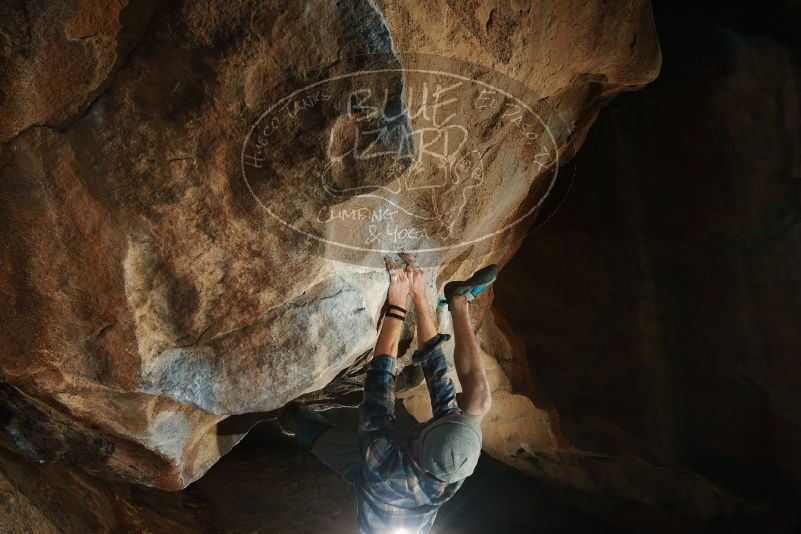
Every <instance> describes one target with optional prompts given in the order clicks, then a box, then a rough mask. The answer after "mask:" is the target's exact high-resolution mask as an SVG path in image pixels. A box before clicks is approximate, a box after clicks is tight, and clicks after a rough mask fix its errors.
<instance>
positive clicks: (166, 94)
mask: <svg viewBox="0 0 801 534" xmlns="http://www.w3.org/2000/svg"><path fill="white" fill-rule="evenodd" d="M514 5H515V6H516V7H514V8H512V7H510V6H509V5H508V4H507V3H503V2H498V5H491V4H490V3H487V4H486V6H482V7H477V6H476V7H468V6H472V4H462V3H454V2H446V1H444V0H443V1H438V2H429V3H427V4H426V8H425V10H423V9H422V8H421V7H420V6H418V5H416V4H412V3H411V2H403V1H391V0H388V1H385V2H381V3H380V5H379V6H377V5H376V4H375V3H373V2H370V1H367V0H364V1H354V2H350V3H347V2H337V3H334V2H327V1H311V2H302V3H301V2H292V1H285V2H272V3H268V4H261V3H247V2H241V3H230V2H222V1H221V2H211V3H208V2H207V3H194V2H187V3H186V4H179V5H174V4H169V5H162V4H161V3H159V2H155V1H151V2H149V1H146V0H145V1H131V2H130V3H126V2H117V3H112V4H111V5H109V4H108V3H107V2H93V1H84V2H69V1H56V2H46V3H41V5H38V6H36V8H35V9H34V8H32V7H31V6H29V5H27V4H25V3H23V2H18V3H5V4H4V5H3V7H2V8H0V13H2V16H0V38H2V40H0V46H2V48H1V50H2V62H0V69H2V70H0V73H1V76H2V79H3V88H2V93H1V94H0V143H2V144H0V223H1V226H0V228H2V229H1V230H0V231H2V235H3V238H2V240H1V241H0V259H1V260H0V265H2V271H0V293H2V299H0V322H2V324H3V328H2V338H1V339H0V375H1V376H2V380H3V382H4V385H3V398H4V403H3V404H4V406H6V407H7V410H6V412H7V414H6V416H5V417H4V422H5V425H4V427H5V431H6V435H7V437H8V442H9V443H11V444H13V445H12V446H13V447H14V448H15V449H16V450H17V451H19V452H22V453H24V454H26V455H27V456H29V457H31V458H34V459H37V460H53V461H61V462H64V463H68V464H72V465H79V466H82V467H83V468H85V469H86V470H88V471H90V472H92V473H93V474H97V475H102V476H105V477H117V478H122V479H125V480H129V481H134V482H140V483H144V484H150V485H155V486H159V487H162V488H168V489H175V488H180V487H183V486H185V485H186V484H188V483H189V482H191V481H193V480H195V479H197V478H198V477H199V476H201V475H202V474H203V473H204V472H205V471H206V470H207V469H208V468H209V467H210V466H211V465H212V464H213V463H214V462H215V461H216V460H217V459H218V458H219V457H220V456H221V455H222V454H225V453H226V452H227V451H228V450H230V448H231V447H232V446H233V445H234V444H235V443H236V442H237V441H238V440H239V439H241V437H242V436H243V434H244V432H245V431H246V430H247V428H246V427H237V426H236V425H234V426H233V427H231V426H230V425H229V426H226V425H225V424H224V423H223V421H224V420H225V419H226V418H227V417H228V416H231V415H233V414H249V413H257V412H267V411H270V410H273V409H276V408H278V407H280V406H282V405H283V404H285V403H286V402H287V401H289V400H291V399H294V398H297V397H299V396H301V395H304V394H309V393H313V392H315V391H318V390H320V389H321V388H323V387H324V386H326V385H328V384H329V383H331V382H332V380H333V379H334V378H335V376H336V375H337V374H338V373H339V372H340V371H343V370H345V369H348V368H350V367H351V366H352V365H353V364H354V362H357V361H358V358H359V357H360V356H363V355H364V354H365V353H366V352H367V351H369V349H370V347H371V345H372V344H373V342H374V339H375V332H376V329H375V324H376V321H377V318H378V314H379V310H380V307H381V304H382V302H383V298H384V291H385V289H386V283H387V282H386V275H385V273H383V272H382V269H381V265H380V262H381V257H382V255H383V254H384V252H387V250H389V251H390V252H391V251H397V250H401V249H406V250H412V251H414V250H420V249H422V248H427V249H430V250H431V252H429V253H423V252H421V253H420V257H421V259H423V260H424V261H425V265H426V267H427V268H430V270H431V280H432V283H431V287H430V291H431V293H432V297H433V296H434V294H435V293H436V291H437V289H438V288H439V286H440V285H441V284H442V283H443V282H444V280H445V279H447V278H448V277H451V276H460V275H463V274H465V273H467V272H469V271H471V270H472V269H474V268H475V266H476V265H478V264H479V263H481V262H484V261H500V260H501V259H504V258H508V257H509V256H510V255H511V254H512V253H513V252H514V250H515V249H516V248H517V247H518V246H519V238H520V237H521V236H522V235H523V234H524V233H525V230H526V228H527V227H528V225H529V224H530V222H531V218H532V217H533V215H535V214H536V212H537V211H538V209H539V207H540V204H541V201H542V200H543V199H544V198H545V196H546V193H547V192H548V191H550V188H551V186H552V184H553V180H554V178H553V175H554V173H555V172H556V171H557V170H558V166H559V164H560V163H562V162H564V161H565V160H566V159H567V158H569V157H570V156H571V155H572V154H573V153H574V152H575V150H576V149H577V147H578V146H579V145H580V144H581V142H582V140H583V139H584V137H585V135H586V132H587V130H588V128H589V126H590V125H591V124H592V122H593V120H594V119H595V117H596V115H597V113H598V111H599V109H600V108H601V106H602V105H603V104H604V103H606V102H608V101H609V99H610V98H612V97H613V96H614V95H615V94H617V93H619V92H621V91H625V90H630V89H636V88H638V87H640V86H642V85H643V84H646V83H648V82H649V81H651V80H652V79H654V77H655V76H656V74H657V72H658V69H659V65H660V52H659V47H658V43H657V40H656V35H655V31H654V25H653V21H652V17H651V11H650V6H649V4H648V3H647V2H640V1H635V0H631V1H626V2H615V3H607V2H602V1H600V0H597V1H591V2H587V1H583V0H582V1H579V0H575V1H559V2H555V1H554V2H532V3H530V4H525V5H524V4H520V3H515V4H514ZM443 58H444V59H443ZM411 67H415V68H416V73H417V74H418V76H417V77H416V78H415V76H413V75H412V74H408V75H406V74H405V73H404V72H402V70H403V69H406V68H409V69H410V70H411ZM367 71H370V72H373V73H376V72H377V73H379V75H375V74H372V75H370V76H366V77H364V78H363V79H362V78H358V76H355V77H354V74H353V73H354V72H367ZM429 71H431V72H433V74H431V76H432V78H431V79H430V80H429V79H427V78H425V75H424V74H425V73H426V72H429ZM421 74H423V76H422V77H421V76H419V75H421ZM454 76H461V78H460V79H462V80H463V81H464V82H465V83H464V84H463V86H462V87H461V88H460V89H458V91H459V93H458V96H459V103H460V106H461V107H459V108H458V111H459V112H458V113H456V114H453V115H452V116H453V117H456V119H457V120H459V121H462V122H460V123H459V124H458V125H456V126H458V128H456V129H455V130H454V131H456V130H458V131H459V132H461V133H462V134H464V136H465V137H464V138H465V139H466V140H467V141H465V143H466V144H463V145H460V148H461V146H464V147H465V148H464V150H463V153H457V154H455V155H454V154H451V153H448V151H447V150H446V151H445V152H446V153H445V154H444V155H443V156H442V157H434V156H431V157H430V158H429V160H425V159H422V158H421V154H426V155H427V156H430V155H431V154H436V153H437V150H439V149H438V148H437V146H435V145H436V144H437V143H440V144H442V143H444V142H445V141H444V140H445V139H447V136H445V135H444V132H446V131H450V130H449V128H450V126H451V125H450V124H441V123H440V124H438V123H437V119H436V116H435V115H436V114H434V117H432V116H430V115H428V114H427V113H426V112H421V111H420V110H421V109H422V108H423V106H421V104H420V103H419V102H420V101H419V100H418V101H417V102H418V103H417V104H416V106H415V105H414V104H413V102H412V98H413V97H417V98H420V95H421V91H422V88H424V87H429V88H430V89H431V91H432V92H434V91H435V87H438V86H437V85H436V84H437V83H439V84H440V86H443V87H444V86H445V84H446V82H448V81H449V80H451V81H452V80H453V79H454ZM357 78H358V80H359V81H358V83H357V82H356V81H354V80H356V79H357ZM320 80H328V81H327V82H326V84H327V85H323V86H315V85H314V84H316V83H318V82H319V81H320ZM343 80H344V81H343ZM476 80H478V81H480V82H481V83H483V84H484V85H480V84H479V83H478V82H477V81H476ZM426 84H429V85H426ZM314 87H322V89H321V90H318V91H313V90H311V89H313V88H314ZM488 87H490V88H493V87H494V88H495V89H492V91H490V93H489V94H490V95H491V96H498V95H505V96H502V97H499V98H497V99H495V100H493V99H490V98H489V97H487V94H486V93H483V92H482V91H484V89H486V88H488ZM499 88H500V89H499ZM499 90H500V92H499ZM295 91H296V92H295ZM332 91H333V92H332ZM359 91H368V92H370V94H371V95H373V96H375V95H386V98H385V99H384V101H383V102H382V103H381V104H380V105H372V104H371V106H372V107H370V106H368V105H362V104H364V103H363V102H356V104H359V105H360V106H361V107H358V106H356V105H355V104H354V102H355V100H354V98H352V97H353V95H358V94H363V93H359ZM293 95H294V96H293ZM343 95H344V97H343ZM478 95H481V96H482V100H481V101H480V102H483V104H482V105H481V107H477V106H476V99H475V97H476V96H478ZM429 97H430V98H431V99H434V98H435V97H434V96H431V95H430V94H429ZM468 97H469V98H468ZM428 102H429V104H430V105H432V106H435V104H436V102H435V101H434V100H429V101H428ZM279 103H281V105H280V106H278V107H276V105H277V104H279ZM509 103H511V105H513V107H515V108H517V111H516V112H515V114H513V116H510V117H507V116H506V112H508V111H509V110H510V109H512V108H510V107H508V106H509V105H510V104H509ZM504 106H507V107H504ZM357 108H358V109H357ZM276 110H278V111H279V112H280V113H282V114H283V115H281V116H280V117H281V118H282V119H286V120H283V121H282V120H279V121H277V122H274V121H273V119H275V118H276V115H274V113H276ZM526 110H527V111H526ZM271 113H273V115H271ZM390 116H391V117H392V120H391V121H390V120H389V117H390ZM449 117H450V116H449ZM388 124H389V125H390V126H392V127H393V128H392V129H389V128H386V127H387V125H388ZM371 131H372V132H373V133H372V134H371V135H373V137H372V138H369V139H368V140H367V141H365V140H364V138H363V137H360V136H361V135H362V134H364V133H366V132H371ZM376 131H380V132H384V131H394V132H396V133H395V134H392V135H377V134H375V132H376ZM420 131H422V132H429V133H430V132H433V135H434V140H433V141H428V140H427V139H426V138H423V137H421V138H414V137H413V136H409V135H408V133H409V132H420ZM397 132H400V134H398V133H397ZM409 139H412V140H413V142H411V143H410V141H409ZM533 140H536V141H537V143H539V145H538V144H537V143H535V144H533V145H532V144H531V143H530V141H533ZM540 140H542V142H540ZM360 143H362V144H361V145H360ZM542 143H546V146H544V148H543V146H540V145H542ZM368 145H369V148H376V147H377V149H378V152H376V154H378V156H376V157H373V156H371V157H369V158H368V157H359V155H358V154H356V152H355V151H356V149H355V148H353V149H351V148H349V147H358V148H359V150H360V151H362V154H363V153H365V151H366V149H367V148H368ZM440 148H441V147H440ZM468 149H469V150H468ZM540 153H544V154H545V155H546V158H545V159H544V160H540V159H538V155H539V154H540ZM557 156H558V158H557ZM443 169H444V171H443ZM441 172H445V173H446V174H445V175H444V176H445V178H444V181H442V182H437V183H440V184H448V183H466V182H465V181H466V180H470V182H469V184H468V185H469V187H467V186H465V188H464V192H462V191H459V192H456V193H454V192H453V191H451V190H448V188H447V187H444V188H443V187H440V186H438V187H440V189H439V190H438V191H437V192H436V194H432V195H427V193H426V189H425V187H424V188H423V189H422V190H421V189H419V188H418V189H414V188H412V187H408V184H409V183H411V178H412V177H413V178H414V179H415V180H418V181H417V182H414V183H416V184H417V185H421V184H422V185H423V186H427V185H430V184H432V183H434V182H435V180H439V179H440V178H441V176H440V175H439V174H437V173H441ZM448 180H450V182H448ZM398 184H405V185H406V186H407V189H406V190H404V191H405V192H406V194H405V195H400V196H399V195H398V193H397V191H398V190H397V189H396V188H395V186H396V185H398ZM421 191H422V192H421ZM467 192H469V193H470V194H469V195H467ZM457 193H458V194H457ZM393 202H396V203H397V204H398V206H397V207H398V212H399V213H400V212H401V211H402V212H403V214H401V215H399V217H405V219H403V220H404V221H406V222H407V223H409V222H410V221H411V223H414V222H415V221H419V220H422V221H424V222H422V223H415V224H416V225H412V226H413V228H412V227H410V228H411V230H408V231H407V232H406V234H405V235H404V236H403V237H404V239H405V241H403V242H393V243H392V244H390V245H387V246H386V247H381V246H378V245H371V246H369V247H364V246H362V247H354V246H352V245H353V243H355V242H357V241H358V239H363V232H365V231H369V230H370V225H369V224H364V223H362V222H360V221H359V219H358V215H359V214H360V213H364V212H366V213H370V214H374V213H376V212H380V208H381V206H386V205H387V203H390V204H392V203H393ZM376 203H378V204H376ZM392 205H395V204H392ZM334 208H336V210H338V211H337V213H339V214H343V213H344V214H349V216H348V217H344V216H340V217H338V218H337V217H333V216H331V217H323V218H319V217H317V218H315V217H316V216H318V215H319V214H320V213H329V214H330V213H333V212H334ZM326 210H328V211H326ZM360 210H366V211H360ZM432 214H433V215H436V216H431V215H432ZM345 219H348V220H345ZM411 223H409V224H411ZM513 223H519V224H513ZM502 230H503V231H504V232H501V231H502ZM507 230H508V231H507ZM360 232H362V233H360ZM419 236H425V243H426V245H425V247H423V245H421V244H420V243H422V241H421V242H420V243H417V244H416V243H415V241H414V239H415V238H418V237H419ZM381 243H382V241H378V244H381ZM429 245H431V246H429ZM434 245H437V246H434ZM385 248H386V249H387V250H385ZM343 251H344V252H343ZM411 336H412V332H411V331H407V332H405V334H404V343H409V342H410V338H411ZM416 379H417V380H418V381H419V376H418V377H417V378H416ZM498 380H501V381H502V380H503V378H502V377H500V375H499V378H498ZM409 385H410V386H411V385H415V381H414V380H412V379H410V380H409Z"/></svg>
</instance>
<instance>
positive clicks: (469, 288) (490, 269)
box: [445, 263, 498, 308]
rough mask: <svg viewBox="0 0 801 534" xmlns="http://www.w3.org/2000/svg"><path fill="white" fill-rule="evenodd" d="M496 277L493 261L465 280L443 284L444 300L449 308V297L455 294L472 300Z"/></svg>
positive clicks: (496, 270)
mask: <svg viewBox="0 0 801 534" xmlns="http://www.w3.org/2000/svg"><path fill="white" fill-rule="evenodd" d="M496 278H498V266H497V265H495V264H494V263H493V264H492V265H487V266H486V267H484V268H483V269H479V270H478V271H476V272H475V273H473V276H471V277H470V278H468V279H467V280H461V281H454V282H448V283H447V284H445V300H446V301H447V302H448V307H449V308H450V302H451V299H452V298H453V297H455V296H456V295H461V296H463V297H464V298H466V299H467V301H468V302H470V301H472V300H473V299H474V298H476V297H477V296H478V294H479V293H481V292H482V291H483V290H484V288H485V287H487V286H488V285H490V284H491V283H493V282H494V281H495V279H496Z"/></svg>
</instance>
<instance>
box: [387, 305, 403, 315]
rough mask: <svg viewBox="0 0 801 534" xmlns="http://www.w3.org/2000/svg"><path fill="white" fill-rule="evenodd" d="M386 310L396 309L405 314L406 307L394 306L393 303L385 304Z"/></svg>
mask: <svg viewBox="0 0 801 534" xmlns="http://www.w3.org/2000/svg"><path fill="white" fill-rule="evenodd" d="M387 309H388V310H398V311H399V312H401V313H403V314H404V315H406V308H401V307H400V306H395V305H394V304H387Z"/></svg>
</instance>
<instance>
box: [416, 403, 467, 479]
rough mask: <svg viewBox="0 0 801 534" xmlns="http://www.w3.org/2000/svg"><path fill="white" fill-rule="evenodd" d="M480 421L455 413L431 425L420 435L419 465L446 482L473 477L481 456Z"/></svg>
mask: <svg viewBox="0 0 801 534" xmlns="http://www.w3.org/2000/svg"><path fill="white" fill-rule="evenodd" d="M479 421H480V419H479V418H477V417H473V416H470V415H466V414H462V413H456V414H451V415H448V416H445V417H443V418H441V419H437V420H436V421H434V422H432V423H430V424H429V425H428V426H426V427H425V428H424V429H423V432H422V433H421V434H420V449H419V463H420V465H421V466H422V467H423V468H424V469H425V470H426V471H428V472H429V473H430V474H431V475H433V476H434V477H436V478H438V479H439V480H442V481H443V482H448V483H451V482H457V481H459V480H462V479H465V478H467V477H469V476H470V475H472V474H473V469H475V467H476V464H477V463H478V457H479V455H480V454H481V425H480V423H479Z"/></svg>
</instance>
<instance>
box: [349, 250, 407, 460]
mask: <svg viewBox="0 0 801 534" xmlns="http://www.w3.org/2000/svg"><path fill="white" fill-rule="evenodd" d="M387 269H388V271H389V275H390V277H389V278H390V282H389V291H388V292H387V304H391V305H394V306H400V307H401V308H405V307H406V299H407V295H408V292H409V281H408V279H407V277H406V273H404V271H403V269H401V268H400V266H399V265H397V264H395V263H394V262H391V263H390V262H387ZM394 313H400V312H397V311H395V312H394ZM402 329H403V321H401V320H399V319H395V318H393V317H384V318H383V320H382V322H381V330H380V332H379V333H378V340H377V341H376V345H375V350H374V351H373V359H372V360H371V361H370V363H368V364H367V376H366V377H365V379H364V394H363V396H362V402H361V404H359V436H360V437H361V442H362V447H369V446H370V444H371V443H372V442H373V441H374V440H375V439H376V438H379V437H382V436H387V435H388V434H391V433H392V431H393V430H394V427H395V374H396V372H397V363H396V361H395V359H396V358H397V356H398V343H399V341H400V335H401V330H402Z"/></svg>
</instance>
